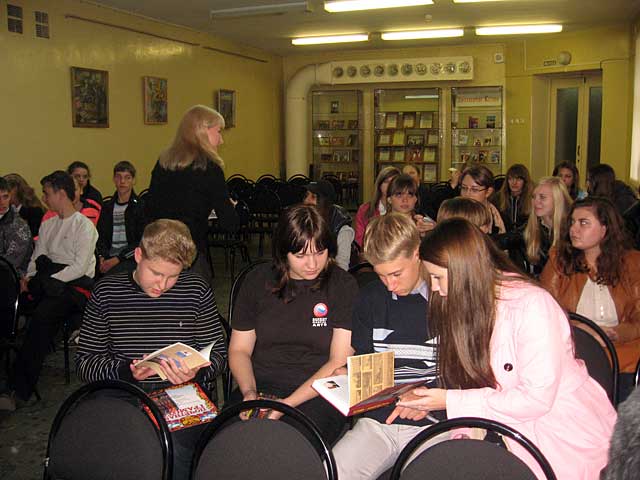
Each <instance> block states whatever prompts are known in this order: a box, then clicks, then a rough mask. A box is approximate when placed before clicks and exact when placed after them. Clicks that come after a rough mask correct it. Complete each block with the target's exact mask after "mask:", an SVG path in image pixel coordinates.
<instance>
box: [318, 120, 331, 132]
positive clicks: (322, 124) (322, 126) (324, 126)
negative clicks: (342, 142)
mask: <svg viewBox="0 0 640 480" xmlns="http://www.w3.org/2000/svg"><path fill="white" fill-rule="evenodd" d="M317 125H318V126H317V128H318V130H329V128H331V124H330V123H329V120H318V124H317Z"/></svg>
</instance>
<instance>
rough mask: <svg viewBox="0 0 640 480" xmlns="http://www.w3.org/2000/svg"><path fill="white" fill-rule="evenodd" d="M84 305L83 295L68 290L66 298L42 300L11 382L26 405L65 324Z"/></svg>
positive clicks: (19, 355) (17, 359)
mask: <svg viewBox="0 0 640 480" xmlns="http://www.w3.org/2000/svg"><path fill="white" fill-rule="evenodd" d="M85 303H86V298H85V297H84V295H83V294H81V293H80V292H78V291H77V290H75V289H73V288H71V287H69V286H66V288H65V291H64V294H63V295H59V296H49V295H46V294H45V295H43V296H42V297H41V298H40V299H39V301H38V303H37V305H35V308H34V310H33V314H32V316H31V320H30V322H29V325H28V327H27V333H26V335H25V339H24V343H23V344H22V347H21V348H20V351H19V352H18V355H17V356H16V361H15V363H14V365H13V370H12V373H11V377H10V379H9V384H10V386H11V387H12V388H13V389H14V390H15V392H16V395H17V396H18V398H20V399H22V400H25V401H26V400H28V399H29V397H31V394H32V393H33V391H34V388H35V386H36V384H37V383H38V378H39V377H40V371H41V370H42V363H43V362H44V358H45V357H46V355H47V352H48V351H49V345H50V344H51V341H52V340H53V338H54V337H55V335H56V333H57V332H58V330H59V329H60V326H61V325H62V323H63V322H64V320H65V319H66V318H69V317H71V316H72V315H74V314H77V313H81V312H82V310H83V308H84V304H85Z"/></svg>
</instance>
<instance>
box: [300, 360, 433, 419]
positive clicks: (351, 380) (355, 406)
mask: <svg viewBox="0 0 640 480" xmlns="http://www.w3.org/2000/svg"><path fill="white" fill-rule="evenodd" d="M393 362H394V355H393V352H391V351H389V352H382V353H370V354H366V355H356V356H353V357H349V358H347V374H346V375H335V376H332V377H327V378H320V379H318V380H315V381H314V382H313V384H312V385H311V386H312V387H313V389H314V390H316V391H317V392H318V393H319V394H320V395H321V396H322V397H323V398H324V399H325V400H327V401H328V402H329V403H331V405H333V406H334V407H335V408H336V409H337V410H338V411H339V412H340V413H342V414H343V415H345V416H351V415H357V414H359V413H363V412H366V411H368V410H373V409H376V408H380V407H384V406H385V405H389V404H391V403H393V402H395V401H396V399H397V398H398V396H400V395H402V394H403V393H405V392H408V391H410V390H412V389H414V388H416V387H418V386H420V385H422V384H423V383H424V381H418V382H411V383H401V384H397V385H395V384H394V381H393Z"/></svg>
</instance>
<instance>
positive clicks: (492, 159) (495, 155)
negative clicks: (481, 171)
mask: <svg viewBox="0 0 640 480" xmlns="http://www.w3.org/2000/svg"><path fill="white" fill-rule="evenodd" d="M487 163H500V150H493V151H492V152H491V154H490V155H489V159H488V160H487Z"/></svg>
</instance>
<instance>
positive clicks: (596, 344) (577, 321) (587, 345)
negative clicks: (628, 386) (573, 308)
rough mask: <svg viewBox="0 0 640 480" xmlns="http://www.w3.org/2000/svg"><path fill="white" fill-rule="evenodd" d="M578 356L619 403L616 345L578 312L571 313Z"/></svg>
mask: <svg viewBox="0 0 640 480" xmlns="http://www.w3.org/2000/svg"><path fill="white" fill-rule="evenodd" d="M569 319H570V320H571V324H572V325H571V330H572V332H573V342H574V344H575V350H576V358H579V359H581V360H583V361H584V363H585V365H586V366H587V371H588V372H589V375H591V377H593V378H594V379H595V380H596V381H597V382H598V383H599V384H600V385H601V386H602V388H604V389H605V390H606V392H607V395H608V396H609V400H611V403H612V404H613V405H614V406H615V405H617V404H618V374H619V371H620V368H619V364H618V355H617V353H616V347H615V346H614V345H613V342H612V341H611V339H610V338H609V337H608V336H607V334H606V333H604V331H603V330H602V328H600V327H599V326H598V325H597V324H596V323H595V322H593V321H592V320H589V319H588V318H586V317H584V316H582V315H580V314H578V313H573V312H572V313H569Z"/></svg>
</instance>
